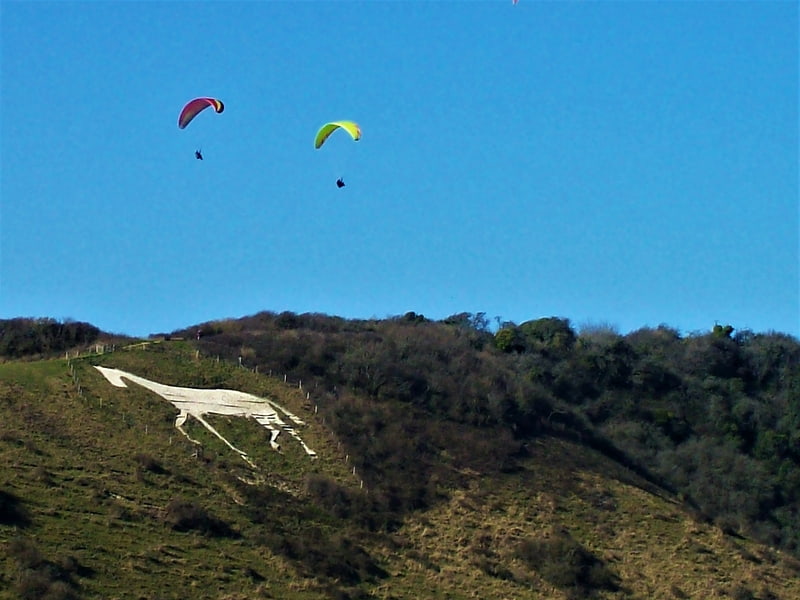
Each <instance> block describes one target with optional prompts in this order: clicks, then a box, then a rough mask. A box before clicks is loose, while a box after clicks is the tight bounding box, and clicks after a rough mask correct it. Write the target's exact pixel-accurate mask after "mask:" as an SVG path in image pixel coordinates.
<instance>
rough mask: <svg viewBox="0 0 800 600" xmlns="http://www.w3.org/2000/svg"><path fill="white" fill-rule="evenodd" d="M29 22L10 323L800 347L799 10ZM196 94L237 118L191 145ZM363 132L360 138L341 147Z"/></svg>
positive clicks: (391, 6)
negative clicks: (294, 318)
mask: <svg viewBox="0 0 800 600" xmlns="http://www.w3.org/2000/svg"><path fill="white" fill-rule="evenodd" d="M0 18H1V19H2V81H1V83H2V85H1V86H0V93H1V94H2V106H1V109H2V111H1V113H0V114H2V124H1V125H2V129H0V135H1V137H2V147H1V154H0V158H1V160H2V197H1V198H0V318H11V317H16V316H47V317H54V318H57V319H64V318H71V319H76V320H82V321H89V322H91V323H93V324H95V325H97V326H98V327H101V328H102V329H104V330H107V331H112V332H118V333H127V334H130V335H147V334H150V333H155V332H163V331H172V330H174V329H178V328H181V327H184V326H189V325H193V324H196V323H200V322H204V321H207V320H213V319H221V318H227V317H240V316H244V315H248V314H253V313H256V312H259V311H262V310H272V311H284V310H289V311H293V312H298V313H302V312H320V313H326V314H331V315H338V316H343V317H347V318H370V317H377V318H384V317H387V316H391V315H398V314H403V313H405V312H407V311H416V312H418V313H422V314H424V315H426V316H427V317H430V318H434V319H440V318H444V317H446V316H449V315H451V314H454V313H458V312H464V311H466V312H485V313H486V315H487V317H489V318H490V319H492V320H494V319H495V317H500V319H502V320H510V321H515V322H517V323H521V322H524V321H526V320H529V319H535V318H539V317H545V316H560V317H565V318H568V319H570V320H571V321H572V323H573V324H574V325H575V326H576V327H578V328H580V327H583V326H588V325H596V324H607V325H611V326H614V327H616V328H617V329H618V330H619V331H620V332H622V333H626V332H628V331H631V330H635V329H638V328H640V327H644V326H657V325H659V324H662V323H664V324H667V325H669V326H672V327H675V328H677V329H679V330H680V331H682V332H684V333H691V332H697V331H706V330H708V329H709V328H710V327H712V326H713V325H714V323H715V322H720V323H726V324H727V323H730V324H731V325H733V326H734V327H736V328H737V329H752V330H754V331H757V332H759V331H769V330H777V331H782V332H786V333H790V334H792V335H795V336H797V335H799V334H800V308H799V302H800V300H799V298H798V296H799V295H800V283H799V276H798V269H799V266H798V262H799V261H798V255H799V253H800V243H799V242H798V220H799V217H800V215H799V209H798V3H797V2H794V1H775V2H770V1H758V2H756V1H753V2H722V1H718V2H688V1H681V2H667V1H664V2H606V1H594V2H582V1H570V2H552V1H550V2H544V1H537V0H520V1H519V4H517V5H516V6H514V5H512V3H511V1H510V0H485V1H467V0H465V1H463V2H459V1H450V2H434V1H421V0H419V1H414V0H407V1H395V2H388V1H386V2H385V1H378V0H376V1H367V2H350V1H326V2H313V1H295V2H290V1H285V2H266V1H264V2H233V1H230V2H221V1H220V2H68V1H59V2H15V1H9V0H4V1H3V2H2V4H1V5H0ZM197 96H214V97H218V98H220V99H221V100H222V101H223V102H224V103H225V107H226V108H225V111H224V112H223V113H222V114H219V115H217V114H214V113H212V112H211V111H206V112H204V113H201V114H200V115H199V116H198V117H197V118H196V119H195V120H194V121H193V122H192V123H191V124H190V125H189V127H187V128H186V129H185V130H179V129H178V127H177V117H178V113H179V112H180V109H181V107H182V106H183V104H184V103H185V102H187V101H188V100H190V99H192V98H194V97H197ZM337 119H352V120H355V121H358V122H359V124H360V125H361V128H362V131H363V138H362V139H361V141H359V142H357V143H356V142H352V141H351V140H349V138H347V137H346V135H345V134H344V133H343V132H339V133H340V134H341V135H338V136H337V135H334V136H332V137H331V138H330V140H329V142H328V143H327V144H326V145H325V146H324V147H323V148H322V149H320V150H314V149H313V138H314V134H315V132H316V130H317V128H318V127H319V126H321V125H322V124H323V123H325V122H327V121H331V120H337ZM196 148H202V150H203V154H204V155H205V160H203V161H202V162H201V161H198V160H195V158H194V150H195V149H196ZM339 176H342V177H344V179H345V181H346V183H347V186H346V187H345V188H343V189H341V190H339V189H337V188H336V186H335V180H336V178H337V177H339Z"/></svg>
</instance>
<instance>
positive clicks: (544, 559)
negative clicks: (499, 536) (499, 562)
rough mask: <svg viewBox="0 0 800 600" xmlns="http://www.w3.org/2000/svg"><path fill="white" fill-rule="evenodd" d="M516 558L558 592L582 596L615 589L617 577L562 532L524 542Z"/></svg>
mask: <svg viewBox="0 0 800 600" xmlns="http://www.w3.org/2000/svg"><path fill="white" fill-rule="evenodd" d="M516 555H517V557H518V558H520V559H521V560H522V561H523V562H524V563H525V564H526V566H527V567H528V568H530V569H532V570H534V571H536V572H537V573H538V574H539V575H540V576H541V577H542V578H543V579H544V580H545V581H547V582H549V583H551V584H552V585H554V586H556V587H559V588H575V589H577V590H579V591H581V592H583V593H584V595H585V594H586V593H590V592H592V591H593V590H610V591H615V590H617V589H618V587H619V586H618V583H617V577H616V576H615V575H614V574H613V573H612V572H611V571H610V570H609V569H608V567H607V566H606V565H605V564H604V563H603V561H601V560H600V559H599V558H597V557H596V556H594V554H592V553H591V552H590V551H589V550H587V549H586V548H584V547H583V546H581V545H580V544H579V543H578V542H577V541H576V540H574V539H573V538H572V536H571V535H569V533H568V532H566V531H556V532H553V533H552V534H551V535H550V536H549V537H546V538H528V539H525V540H523V541H522V542H521V543H520V544H519V546H518V547H517V551H516Z"/></svg>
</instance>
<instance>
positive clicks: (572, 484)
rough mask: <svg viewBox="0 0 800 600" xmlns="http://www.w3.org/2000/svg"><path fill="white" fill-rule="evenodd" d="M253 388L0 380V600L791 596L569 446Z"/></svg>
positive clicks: (352, 394)
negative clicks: (232, 402) (187, 419)
mask: <svg viewBox="0 0 800 600" xmlns="http://www.w3.org/2000/svg"><path fill="white" fill-rule="evenodd" d="M94 364H101V365H103V366H109V367H116V368H120V369H123V370H127V371H130V372H132V373H135V374H137V375H140V376H143V377H147V378H149V379H152V380H154V381H158V382H160V383H165V384H170V385H179V386H188V387H203V388H213V387H222V388H230V389H239V390H242V391H247V392H251V393H254V394H257V395H260V396H263V397H268V398H270V399H272V400H274V401H276V402H278V403H279V404H281V405H283V406H285V407H286V408H288V409H289V410H291V411H292V412H293V413H295V414H297V415H298V416H300V417H301V418H303V419H304V420H305V421H306V423H307V426H306V427H304V428H303V429H302V431H301V435H302V436H303V439H304V440H305V441H306V442H307V443H308V445H309V446H310V447H312V448H314V449H315V450H316V452H317V453H318V458H317V459H316V460H312V459H310V458H309V457H308V456H306V455H305V453H304V452H303V451H302V449H301V448H300V446H299V444H297V443H296V442H294V441H293V440H291V439H290V438H289V437H288V436H286V437H284V438H282V440H281V441H282V449H283V453H282V454H278V453H276V452H274V451H273V450H271V449H270V447H269V444H268V435H267V433H266V432H265V430H264V429H263V428H261V427H259V426H258V425H257V424H256V423H254V422H249V421H245V420H242V419H237V418H226V417H217V418H211V422H212V424H213V425H214V427H215V428H216V429H218V430H219V431H220V432H221V433H223V435H224V436H225V437H226V438H228V439H230V440H233V441H234V442H235V444H236V446H237V447H239V448H242V449H245V450H246V451H247V452H248V455H249V456H250V458H251V459H252V461H253V462H254V464H255V465H256V468H252V467H250V466H249V465H248V464H247V463H246V462H244V461H243V460H242V459H241V458H240V457H239V456H238V455H237V454H236V453H234V452H232V451H231V450H230V449H229V448H228V447H227V446H225V445H224V444H223V443H222V442H221V441H220V440H218V439H217V438H216V437H214V436H213V435H211V434H209V433H208V432H207V430H205V429H204V428H202V427H200V426H198V425H197V424H196V423H195V424H194V425H192V426H191V428H190V434H191V436H192V437H193V438H195V439H197V440H199V441H201V442H202V451H198V448H197V447H196V446H195V445H194V444H192V443H191V442H189V441H188V440H187V439H186V438H185V437H184V436H182V435H181V434H180V433H179V432H178V431H177V430H176V429H175V427H174V419H175V415H176V411H175V409H174V408H173V407H172V406H171V405H170V404H169V403H167V402H166V401H164V400H163V399H161V398H160V397H158V396H156V395H155V394H153V393H151V392H148V391H147V390H145V389H143V388H140V387H138V386H135V385H130V386H129V387H128V388H124V389H123V388H115V387H112V386H111V385H110V384H109V383H108V382H107V381H106V380H105V379H104V378H103V377H102V376H101V375H100V374H99V373H98V372H97V371H96V370H95V369H94V368H93V367H92V365H94ZM265 371H267V373H268V369H262V368H259V372H258V373H256V372H254V371H253V370H250V369H245V368H239V367H238V365H237V364H236V361H226V360H224V359H223V360H217V358H216V354H214V353H210V354H206V355H204V356H201V355H200V353H198V352H197V350H196V348H195V346H194V344H193V343H186V342H162V343H152V344H148V345H145V346H142V347H140V348H139V349H136V350H130V351H123V350H118V351H116V352H113V353H109V354H104V355H95V356H89V357H85V358H82V359H78V360H72V361H71V362H70V363H67V361H65V360H64V359H51V360H39V361H32V362H15V361H12V362H6V363H4V364H0V423H1V424H2V426H0V545H2V547H3V548H4V552H2V553H0V598H50V599H57V598H109V599H112V598H120V599H122V598H125V599H128V598H142V599H150V598H153V599H155V598H181V599H184V598H189V597H191V598H214V599H229V600H233V599H239V598H241V599H244V598H248V599H250V598H287V599H295V598H296V599H312V598H313V599H316V598H369V597H374V598H386V599H388V598H409V597H424V598H584V597H598V598H642V599H645V598H647V599H650V598H723V597H725V598H735V599H739V600H743V599H746V598H759V599H761V600H767V599H772V598H779V599H783V600H790V599H793V598H800V564H798V562H797V561H796V559H793V558H791V557H789V556H787V555H785V554H783V553H781V552H780V551H777V550H774V549H770V548H768V547H766V546H763V545H760V544H758V543H756V542H754V541H752V540H749V539H746V538H744V537H737V536H732V535H727V534H725V533H723V532H722V530H721V529H720V528H718V527H717V526H714V525H713V524H710V523H709V522H707V521H706V520H705V519H698V518H696V516H695V515H694V514H692V513H691V512H690V511H687V510H686V508H685V507H684V505H683V504H682V503H680V502H679V501H678V499H677V498H676V497H674V496H672V495H671V494H669V493H668V492H666V491H665V490H664V489H662V488H659V487H658V486H656V485H655V484H653V483H652V482H650V481H648V480H646V479H643V478H642V477H640V476H639V475H637V474H636V473H635V472H633V471H631V470H630V469H628V468H625V467H623V466H621V465H620V464H619V463H618V462H615V461H614V460H612V459H610V458H608V457H606V456H605V455H603V454H601V453H599V452H597V451H596V450H592V449H591V448H590V447H587V446H586V445H584V444H581V443H580V442H579V441H577V440H569V439H565V438H564V437H554V436H553V435H551V434H548V433H547V432H541V434H539V435H536V436H529V437H527V438H526V439H525V441H524V442H521V441H520V440H519V439H515V438H514V437H513V436H510V435H509V434H508V432H507V431H506V430H505V429H504V428H500V427H496V428H489V427H487V426H485V425H480V426H478V425H475V424H471V423H466V422H458V421H455V420H453V419H444V418H442V417H441V416H437V415H436V414H435V413H434V412H425V411H423V409H422V408H420V407H416V408H415V407H412V406H410V405H409V404H408V403H403V402H399V401H396V400H392V399H391V398H382V399H380V401H376V400H373V399H371V398H370V397H368V396H364V395H362V394H360V393H359V392H357V391H346V390H338V391H337V394H338V404H336V405H332V403H333V402H334V397H333V396H331V395H330V394H329V393H328V391H323V388H318V389H314V383H312V382H306V383H304V387H303V388H302V389H300V387H299V385H298V383H297V381H295V382H294V383H291V382H289V383H284V381H283V379H282V377H271V376H269V375H268V374H266V373H265ZM276 375H277V373H276ZM325 402H327V403H328V405H327V406H320V405H321V404H323V403H325ZM376 407H378V408H379V409H380V410H378V409H376ZM315 409H317V411H316V412H315ZM359 411H361V413H362V414H361V415H358V416H356V415H357V413H358V412H359ZM409 413H410V416H411V417H414V418H413V419H411V420H409V419H410V417H409ZM364 415H366V416H367V417H369V419H370V420H369V421H368V422H365V421H364V420H363V419H362V416H364ZM349 416H350V417H352V418H349ZM348 423H349V425H348ZM348 427H349V429H348ZM395 427H397V428H400V427H402V430H398V431H393V428H395ZM387 430H388V431H391V432H392V433H393V435H392V436H390V437H388V438H387V437H386V436H383V435H382V434H381V433H380V432H386V431H387ZM401 435H402V436H404V439H405V443H406V444H407V448H406V447H405V446H404V450H402V452H400V451H397V449H396V448H394V447H391V446H389V445H388V444H389V442H387V441H386V439H395V438H396V437H400V436H401ZM354 467H355V473H354V472H353V468H354Z"/></svg>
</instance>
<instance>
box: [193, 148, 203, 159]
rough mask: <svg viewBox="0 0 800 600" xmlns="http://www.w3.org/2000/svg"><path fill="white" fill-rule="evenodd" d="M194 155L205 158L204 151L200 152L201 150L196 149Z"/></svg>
mask: <svg viewBox="0 0 800 600" xmlns="http://www.w3.org/2000/svg"><path fill="white" fill-rule="evenodd" d="M194 157H195V158H196V159H197V160H203V153H202V152H200V150H195V151H194Z"/></svg>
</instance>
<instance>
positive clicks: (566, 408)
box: [183, 312, 800, 553]
mask: <svg viewBox="0 0 800 600" xmlns="http://www.w3.org/2000/svg"><path fill="white" fill-rule="evenodd" d="M488 325H489V323H488V321H487V320H486V318H485V316H484V315H482V314H477V315H474V314H468V313H464V314H459V315H454V316H452V317H450V318H447V319H445V320H443V321H437V322H434V321H429V320H427V319H425V318H424V317H423V316H421V315H417V314H415V313H408V314H406V315H404V316H402V317H397V318H391V319H385V320H370V321H355V320H345V319H340V318H333V317H327V316H323V315H316V314H303V315H297V314H293V313H281V314H274V313H268V312H266V313H260V314H258V315H254V316H252V317H247V318H243V319H238V320H230V321H219V322H213V323H207V324H204V325H202V326H201V327H200V328H199V330H200V332H201V338H200V341H199V343H198V345H199V347H200V348H202V349H203V350H204V352H205V353H207V354H211V355H219V356H224V357H226V358H228V359H230V360H238V358H239V357H241V358H242V360H243V361H244V364H248V365H250V366H254V367H257V368H258V369H259V370H260V371H261V372H266V371H269V370H272V371H275V372H280V373H288V374H289V376H290V377H291V378H293V379H295V380H296V379H303V380H305V381H307V382H309V383H311V382H314V384H315V385H317V386H318V387H319V389H320V390H324V391H325V396H324V397H325V400H324V401H323V402H321V408H322V409H323V410H324V411H325V414H326V415H327V416H328V418H329V422H330V424H331V426H332V427H333V428H334V430H335V431H336V432H337V435H339V436H341V437H342V439H346V440H348V443H349V444H351V445H352V446H353V449H354V451H356V452H357V453H358V455H359V456H362V457H363V459H362V460H363V461H364V464H363V467H364V469H365V470H366V471H367V472H369V474H370V475H371V476H372V477H373V478H374V479H375V480H377V481H385V482H387V483H388V484H389V487H391V483H390V480H391V479H392V477H395V476H397V474H398V471H397V470H396V469H395V468H394V466H396V465H404V471H403V472H402V475H401V476H402V477H409V476H410V475H411V473H409V470H413V469H414V467H413V466H409V465H415V464H420V463H424V462H425V461H426V460H431V458H432V457H434V456H436V455H437V453H439V452H440V451H441V449H442V448H446V447H449V446H450V445H451V441H452V440H451V439H449V438H448V435H449V432H450V431H451V429H450V428H449V427H448V424H468V425H470V426H473V427H475V428H477V429H476V431H479V430H480V429H481V428H492V430H493V433H492V436H493V441H494V442H495V443H494V444H493V445H492V450H491V451H490V450H489V449H486V453H485V455H484V458H485V461H486V463H487V465H488V464H494V465H495V466H496V467H497V468H498V469H501V470H502V469H510V468H513V464H512V463H513V456H514V455H515V453H518V452H522V451H524V444H525V442H526V441H527V440H529V439H530V437H531V436H533V435H536V434H538V433H541V432H544V431H547V432H550V433H560V434H562V435H569V436H571V437H573V438H574V439H580V440H582V441H583V442H584V443H588V444H590V445H592V446H594V447H595V448H598V449H602V450H603V451H604V452H606V453H607V454H609V455H610V456H612V457H614V458H616V459H617V460H620V461H622V462H624V463H625V464H626V465H628V466H629V467H631V468H635V469H638V470H639V471H640V472H641V473H642V474H648V475H649V476H650V477H652V478H654V479H655V480H657V481H658V482H659V483H661V484H662V485H665V486H667V487H668V488H670V489H673V490H675V491H677V492H678V493H679V494H681V495H682V496H683V497H684V498H686V499H687V500H689V501H690V502H692V503H694V504H695V505H696V506H697V507H698V508H699V509H700V511H701V512H702V514H704V515H706V516H707V517H708V518H710V519H713V520H714V521H715V522H717V523H718V524H719V525H721V526H722V527H724V528H725V529H727V530H729V531H732V532H739V533H742V534H747V535H753V536H755V537H757V538H758V539H760V540H763V541H765V542H767V543H770V544H774V545H776V546H779V547H782V548H786V549H788V550H790V551H792V552H795V553H798V552H800V512H798V510H797V507H798V505H799V504H800V343H798V341H797V340H796V339H794V338H793V337H791V336H788V335H784V334H780V333H764V334H756V333H753V332H750V331H743V332H738V333H736V334H734V329H733V327H731V326H720V325H715V326H714V328H713V329H712V330H711V331H710V332H708V333H704V334H694V335H689V336H685V337H684V336H681V335H680V334H679V333H678V332H677V331H675V330H674V329H671V328H669V327H666V326H661V327H658V328H655V329H651V328H645V329H640V330H637V331H634V332H632V333H629V334H627V335H620V334H617V333H616V332H614V331H613V330H610V329H608V328H594V329H589V330H586V331H581V332H580V333H578V332H576V331H575V329H574V328H573V327H572V326H571V325H570V323H569V321H568V320H566V319H560V318H544V319H537V320H533V321H528V322H525V323H522V324H520V325H517V324H514V323H505V324H502V326H501V327H500V328H499V330H497V331H496V332H494V333H493V332H491V331H490V329H489V327H488ZM196 329H197V328H193V329H192V330H187V331H185V332H183V333H184V334H185V335H187V336H189V335H193V334H195V333H196ZM432 416H435V417H436V420H435V421H434V420H432V419H431V417H432ZM423 417H424V418H423ZM458 435H463V433H462V432H461V430H459V434H458ZM481 437H482V436H481V435H480V434H476V438H481ZM480 445H481V443H480V441H479V440H478V439H476V440H475V441H474V447H475V448H479V447H480ZM420 470H421V471H424V470H425V468H424V467H423V466H420ZM409 479H411V480H413V481H415V482H416V485H415V488H416V489H414V490H413V491H406V492H404V493H405V494H406V497H403V498H401V499H398V501H399V502H400V503H401V504H403V505H404V506H408V507H414V506H420V505H424V504H425V503H426V498H427V497H428V495H429V491H427V490H426V488H425V485H426V478H425V477H424V476H423V475H421V474H416V475H415V476H414V477H409ZM403 489H404V490H408V488H407V487H403Z"/></svg>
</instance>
